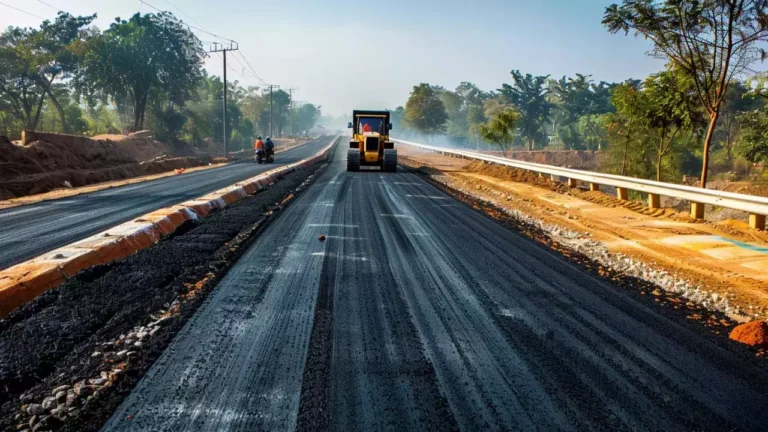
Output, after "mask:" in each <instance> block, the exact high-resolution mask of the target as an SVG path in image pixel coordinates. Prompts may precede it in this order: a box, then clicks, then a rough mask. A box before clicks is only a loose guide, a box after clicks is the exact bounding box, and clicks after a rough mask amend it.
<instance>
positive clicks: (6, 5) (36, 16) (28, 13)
mask: <svg viewBox="0 0 768 432" xmlns="http://www.w3.org/2000/svg"><path fill="white" fill-rule="evenodd" d="M0 5H3V6H5V7H7V8H11V9H14V10H17V11H19V12H21V13H25V14H27V15H30V16H33V17H35V18H40V19H41V20H43V21H45V20H47V19H48V18H43V17H41V16H40V15H35V14H33V13H32V12H27V11H25V10H22V9H19V8H17V7H15V6H11V5H9V4H5V3H3V2H0Z"/></svg>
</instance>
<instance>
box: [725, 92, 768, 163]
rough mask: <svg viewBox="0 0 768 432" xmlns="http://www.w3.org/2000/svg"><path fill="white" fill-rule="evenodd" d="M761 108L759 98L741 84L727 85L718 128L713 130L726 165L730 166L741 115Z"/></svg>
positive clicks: (737, 137)
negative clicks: (723, 153)
mask: <svg viewBox="0 0 768 432" xmlns="http://www.w3.org/2000/svg"><path fill="white" fill-rule="evenodd" d="M761 106H762V104H761V100H760V98H757V97H755V95H754V93H751V92H750V91H749V89H748V88H747V87H745V86H744V84H743V83H741V82H739V81H736V82H732V83H731V84H729V85H728V91H727V92H726V93H725V98H723V108H722V110H721V111H720V117H721V120H720V121H719V124H720V127H718V128H717V129H716V130H715V136H714V142H715V143H716V144H718V145H719V147H720V148H722V149H723V150H725V157H726V161H727V162H728V164H732V162H733V156H734V149H735V147H736V144H737V142H738V139H739V132H740V122H739V121H738V116H739V114H741V113H745V112H748V111H754V110H757V109H759V108H760V107H761Z"/></svg>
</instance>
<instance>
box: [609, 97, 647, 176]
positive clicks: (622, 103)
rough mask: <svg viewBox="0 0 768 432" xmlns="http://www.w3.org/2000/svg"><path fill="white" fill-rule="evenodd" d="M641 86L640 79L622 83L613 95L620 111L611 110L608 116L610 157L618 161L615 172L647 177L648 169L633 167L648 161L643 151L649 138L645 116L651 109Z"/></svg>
mask: <svg viewBox="0 0 768 432" xmlns="http://www.w3.org/2000/svg"><path fill="white" fill-rule="evenodd" d="M640 87H641V83H640V82H626V83H622V84H619V85H618V86H617V87H616V89H615V91H614V92H613V95H612V96H611V103H612V104H613V105H614V106H615V107H616V112H615V113H609V114H608V116H609V117H608V119H607V137H608V141H609V142H610V145H609V147H608V152H609V158H607V161H608V163H609V164H613V165H616V166H615V169H614V172H616V173H618V174H620V175H633V176H635V177H644V173H642V172H637V171H636V170H633V166H638V165H640V166H642V165H644V163H643V158H642V154H643V153H644V151H645V148H646V145H645V141H646V140H647V139H648V134H647V133H646V132H647V126H648V122H647V118H646V116H645V113H646V112H648V111H649V108H648V99H647V98H646V97H645V96H644V94H643V93H642V91H641V88H640ZM638 150H639V151H638ZM637 154H640V155H641V157H640V163H637V158H636V157H635V156H636V155H637Z"/></svg>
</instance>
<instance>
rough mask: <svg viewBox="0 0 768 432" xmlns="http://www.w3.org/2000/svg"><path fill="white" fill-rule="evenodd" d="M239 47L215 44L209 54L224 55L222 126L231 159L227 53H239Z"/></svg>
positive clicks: (233, 44)
mask: <svg viewBox="0 0 768 432" xmlns="http://www.w3.org/2000/svg"><path fill="white" fill-rule="evenodd" d="M238 48H239V45H238V44H237V42H235V41H229V46H226V45H222V44H220V43H218V42H214V43H213V47H211V49H210V50H209V51H208V52H211V53H216V52H220V53H223V54H224V113H223V116H222V119H223V121H222V125H223V128H224V129H223V132H224V135H223V137H224V157H226V158H228V157H229V150H228V149H227V51H237V50H238Z"/></svg>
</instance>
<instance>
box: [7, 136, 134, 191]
mask: <svg viewBox="0 0 768 432" xmlns="http://www.w3.org/2000/svg"><path fill="white" fill-rule="evenodd" d="M47 135H52V134H47ZM62 137H66V136H65V135H62ZM46 138H47V139H45V140H35V141H32V142H30V143H29V144H27V145H18V144H14V143H12V142H11V141H9V140H8V139H7V138H4V137H3V138H0V164H2V165H3V170H0V180H4V179H8V178H14V177H18V176H23V175H29V174H41V173H50V172H55V171H61V170H73V169H98V168H108V167H113V166H119V165H124V164H129V163H135V162H137V160H136V159H135V158H132V157H131V156H130V155H128V154H126V153H125V152H124V151H122V150H121V149H120V148H119V147H118V146H117V145H115V144H114V143H112V142H109V141H95V140H91V139H88V138H82V137H75V138H77V139H70V138H69V137H67V138H66V139H54V138H53V137H49V136H46Z"/></svg>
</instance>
